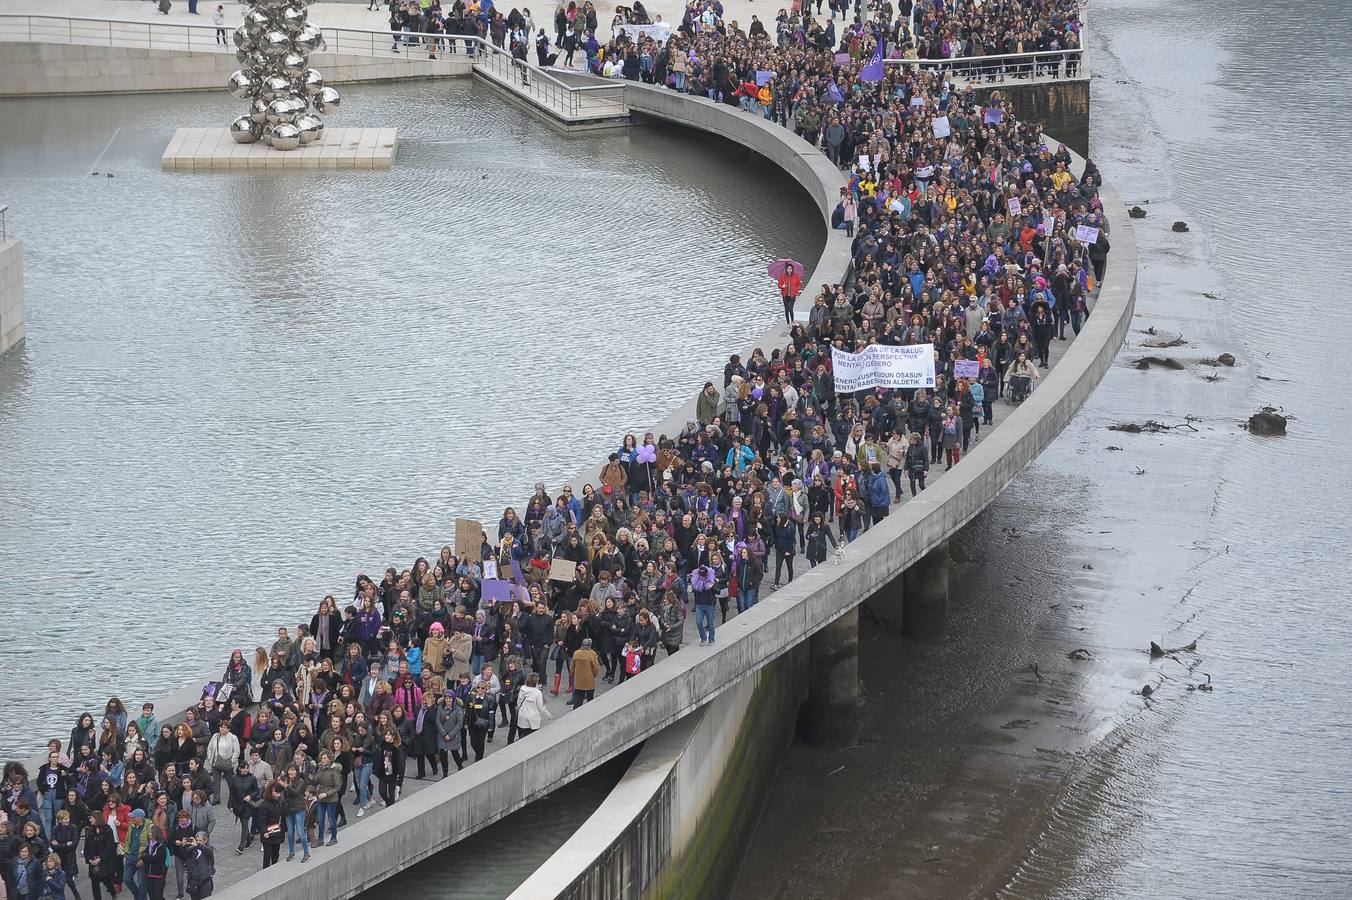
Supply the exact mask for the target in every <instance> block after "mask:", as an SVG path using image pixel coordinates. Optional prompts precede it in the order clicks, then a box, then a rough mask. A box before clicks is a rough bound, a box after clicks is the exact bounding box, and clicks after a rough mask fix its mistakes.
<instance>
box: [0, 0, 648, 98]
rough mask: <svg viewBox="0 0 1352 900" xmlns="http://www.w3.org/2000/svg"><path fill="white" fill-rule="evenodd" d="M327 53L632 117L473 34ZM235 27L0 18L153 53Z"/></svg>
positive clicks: (328, 47)
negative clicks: (451, 73) (472, 76)
mask: <svg viewBox="0 0 1352 900" xmlns="http://www.w3.org/2000/svg"><path fill="white" fill-rule="evenodd" d="M320 31H321V32H322V33H323V35H324V47H323V48H322V52H326V53H338V54H347V55H350V56H369V57H377V58H380V59H388V60H391V61H404V62H409V63H416V62H422V61H425V60H428V59H430V57H431V56H432V54H433V53H434V52H435V54H436V57H437V59H439V60H444V59H454V58H460V56H459V54H462V53H463V54H466V55H468V57H469V60H470V63H471V65H473V66H474V67H475V68H477V69H480V70H481V71H483V73H484V74H486V75H488V76H489V77H490V78H491V79H492V80H493V81H495V82H497V83H500V84H502V85H504V86H505V87H506V88H508V89H509V90H511V91H512V92H514V93H516V94H519V95H521V96H522V97H524V98H526V99H528V100H530V101H531V102H533V103H535V104H536V105H538V106H541V107H543V108H544V109H546V110H547V111H550V112H552V113H554V114H555V115H557V116H558V117H559V118H561V119H565V120H567V119H587V118H609V117H615V116H622V115H625V114H626V113H627V108H626V106H625V102H624V96H625V95H624V86H623V85H620V84H616V85H608V84H605V85H585V86H574V85H570V84H566V83H564V82H563V81H560V80H559V79H558V78H556V77H554V76H553V75H551V74H549V73H548V72H546V71H544V70H542V69H540V68H539V67H537V66H532V65H531V64H529V63H527V62H525V61H523V60H520V59H517V58H515V57H514V56H512V55H511V54H510V53H509V52H507V51H506V50H504V49H502V48H501V47H498V46H496V45H495V44H493V43H492V42H491V41H486V40H484V39H483V38H480V37H478V36H475V35H462V34H431V33H428V32H410V31H401V32H395V31H389V30H385V31H372V30H367V29H361V28H329V27H322V26H321V27H320ZM233 32H234V29H233V28H226V29H225V43H224V44H222V43H221V40H220V37H219V35H218V34H217V29H216V27H215V26H214V25H195V24H190V23H185V22H158V21H140V20H133V19H100V18H87V17H80V16H47V15H28V14H11V13H3V14H0V42H11V43H12V42H26V43H52V44H78V45H85V46H103V47H131V48H136V49H147V50H173V51H191V52H194V53H230V54H231V55H233V54H234V51H235V45H234V40H233V37H232V34H233Z"/></svg>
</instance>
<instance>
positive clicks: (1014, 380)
mask: <svg viewBox="0 0 1352 900" xmlns="http://www.w3.org/2000/svg"><path fill="white" fill-rule="evenodd" d="M1032 390H1033V379H1031V378H1029V377H1028V376H1027V375H1011V376H1009V399H1010V400H1013V401H1014V402H1015V403H1022V402H1023V401H1024V400H1026V399H1028V395H1029V394H1030V393H1032Z"/></svg>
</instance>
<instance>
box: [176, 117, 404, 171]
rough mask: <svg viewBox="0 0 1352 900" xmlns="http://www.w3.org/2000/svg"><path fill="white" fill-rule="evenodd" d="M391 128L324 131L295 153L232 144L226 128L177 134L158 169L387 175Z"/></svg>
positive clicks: (394, 139) (392, 138) (260, 145)
mask: <svg viewBox="0 0 1352 900" xmlns="http://www.w3.org/2000/svg"><path fill="white" fill-rule="evenodd" d="M396 131H397V129H394V128H325V129H324V133H323V134H322V135H320V137H319V140H317V141H315V142H314V143H312V144H306V145H305V146H303V147H297V148H296V149H295V150H274V149H273V148H272V147H269V146H268V145H267V144H263V143H253V144H238V143H236V142H235V139H234V138H232V137H231V136H230V129H228V128H180V129H178V130H177V131H175V132H174V137H173V139H172V140H170V141H169V146H168V147H167V148H166V149H165V151H164V155H163V156H161V157H160V168H161V169H164V170H165V171H171V172H208V171H210V172H225V171H239V170H241V169H250V170H252V169H388V168H390V167H391V166H393V165H394V152H395V147H396V145H397V143H398V140H397V136H396Z"/></svg>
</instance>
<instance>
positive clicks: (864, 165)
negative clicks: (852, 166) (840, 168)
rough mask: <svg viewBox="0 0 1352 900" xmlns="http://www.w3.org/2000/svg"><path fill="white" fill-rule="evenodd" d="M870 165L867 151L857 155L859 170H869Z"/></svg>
mask: <svg viewBox="0 0 1352 900" xmlns="http://www.w3.org/2000/svg"><path fill="white" fill-rule="evenodd" d="M871 165H872V163H870V162H869V159H868V154H867V153H861V154H860V155H859V171H861V172H867V171H868V170H869V167H870V166H871Z"/></svg>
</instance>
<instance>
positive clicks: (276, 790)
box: [258, 781, 286, 869]
mask: <svg viewBox="0 0 1352 900" xmlns="http://www.w3.org/2000/svg"><path fill="white" fill-rule="evenodd" d="M285 793H286V792H285V789H284V788H283V787H282V785H281V783H280V782H277V781H273V782H271V783H269V784H268V786H267V789H266V790H265V792H264V794H263V802H262V803H260V804H259V805H258V831H259V837H258V841H259V843H260V844H262V846H263V868H265V869H266V868H268V867H269V866H272V865H275V864H276V863H277V859H278V857H280V856H281V855H282V842H283V841H285V840H286V796H285Z"/></svg>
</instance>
